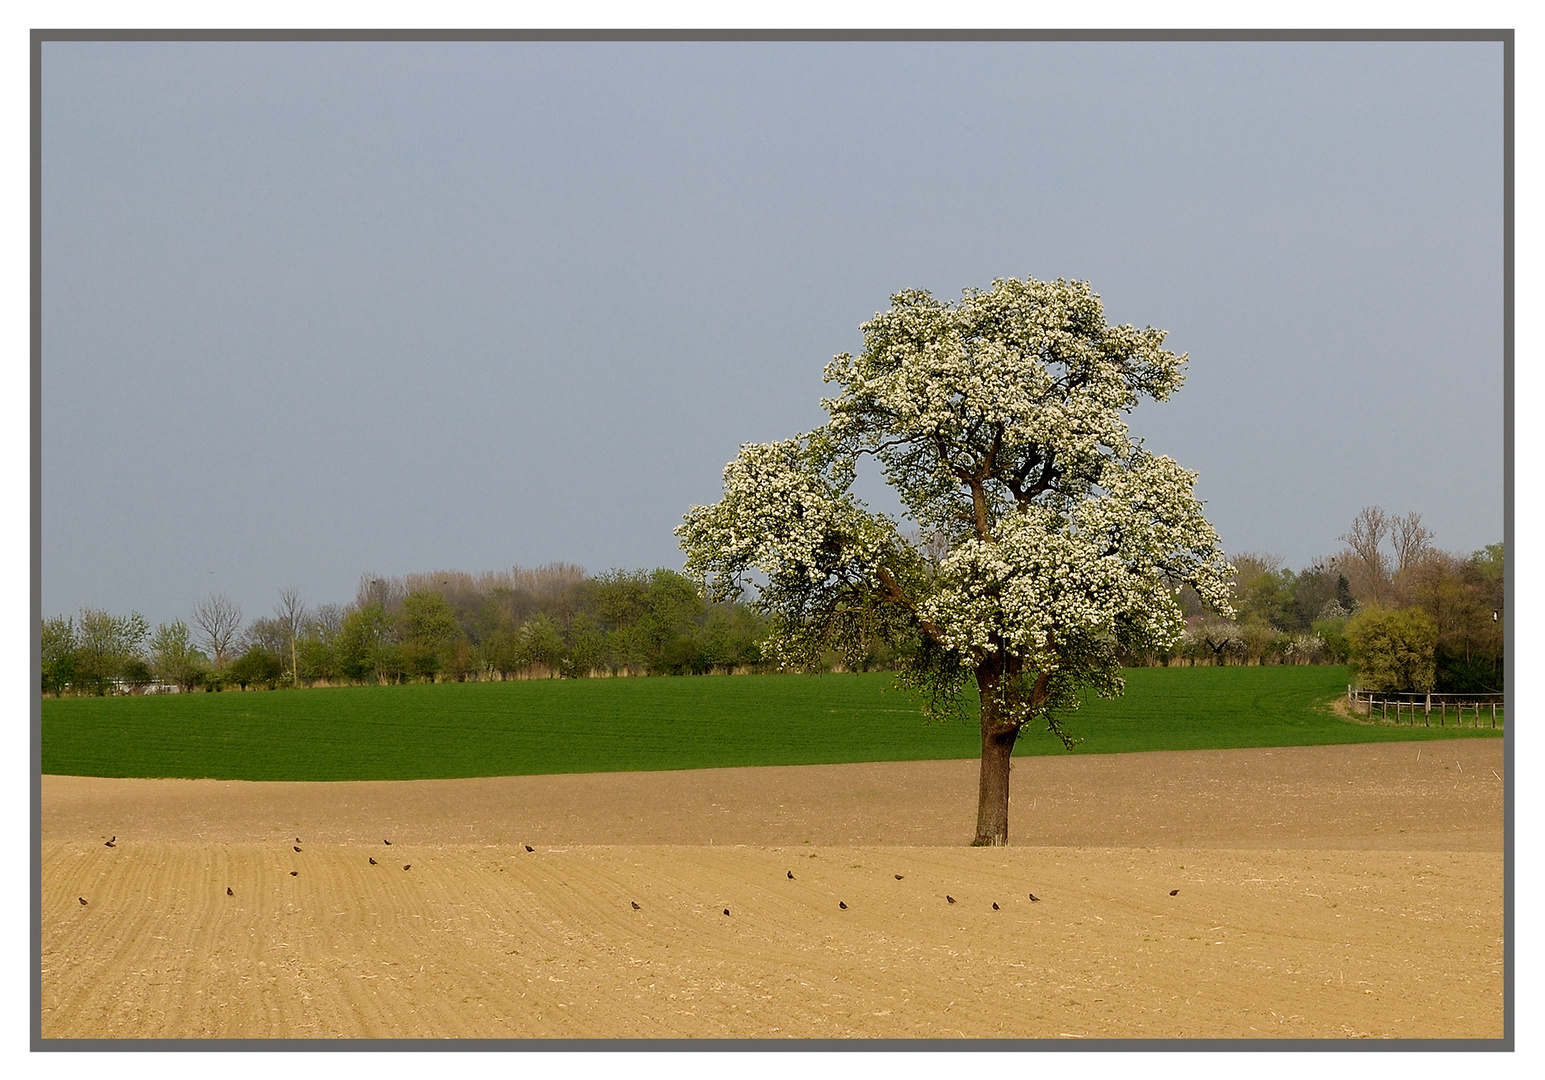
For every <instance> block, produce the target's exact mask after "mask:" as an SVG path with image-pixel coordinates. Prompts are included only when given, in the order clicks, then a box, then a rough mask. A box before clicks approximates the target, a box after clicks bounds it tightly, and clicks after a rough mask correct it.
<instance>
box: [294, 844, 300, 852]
mask: <svg viewBox="0 0 1545 1080" xmlns="http://www.w3.org/2000/svg"><path fill="white" fill-rule="evenodd" d="M292 846H293V845H292ZM295 850H296V851H299V850H300V848H298V847H297V848H295Z"/></svg>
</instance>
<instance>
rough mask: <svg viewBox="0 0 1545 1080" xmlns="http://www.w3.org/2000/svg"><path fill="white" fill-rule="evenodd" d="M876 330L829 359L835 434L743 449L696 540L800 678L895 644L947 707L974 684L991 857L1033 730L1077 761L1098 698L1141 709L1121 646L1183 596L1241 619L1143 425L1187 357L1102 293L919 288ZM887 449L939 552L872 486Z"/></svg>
mask: <svg viewBox="0 0 1545 1080" xmlns="http://www.w3.org/2000/svg"><path fill="white" fill-rule="evenodd" d="M862 330H863V333H864V349H863V351H862V352H861V353H860V354H859V355H858V356H856V357H854V356H850V355H848V354H843V355H841V356H838V357H836V358H835V359H834V360H833V361H832V362H831V363H830V364H829V365H828V366H827V368H826V373H825V377H826V381H827V382H828V383H833V384H835V385H836V386H837V387H838V388H839V390H840V393H838V394H837V396H836V397H834V398H830V399H823V401H822V405H823V407H824V408H825V409H826V411H827V413H828V415H829V416H830V420H829V422H828V423H826V424H825V425H823V426H822V427H819V428H817V429H816V430H815V431H812V432H809V433H808V434H805V435H801V436H799V437H797V438H793V439H789V440H787V441H784V442H776V443H770V444H764V445H757V444H746V445H744V446H742V447H741V449H740V455H739V456H738V457H737V458H736V459H735V460H734V461H732V462H731V463H730V464H729V465H728V466H726V467H725V470H724V497H723V499H721V500H720V501H719V502H718V503H717V504H715V505H713V506H694V507H692V509H691V510H690V511H689V512H688V513H687V515H686V519H685V521H684V522H683V523H682V525H680V526H679V527H678V528H677V530H676V533H677V535H678V536H679V537H680V538H681V545H682V548H683V549H684V550H685V552H686V555H687V569H688V571H689V572H690V573H692V574H694V575H695V576H697V577H698V578H699V579H700V580H701V581H702V582H703V584H704V587H705V588H706V589H707V590H708V592H709V593H710V595H711V596H713V597H714V598H716V599H724V598H729V597H732V596H736V595H738V594H739V592H740V590H741V587H742V583H743V582H747V581H750V580H753V579H752V578H751V577H750V575H751V574H752V573H756V574H757V575H758V577H757V578H756V579H754V580H757V581H758V582H759V586H758V597H757V600H756V604H757V606H758V607H760V608H761V609H762V610H763V611H765V612H767V613H768V614H769V615H771V616H772V620H773V629H772V632H771V637H770V640H769V646H770V648H771V649H772V652H773V655H774V656H775V657H777V658H778V659H779V660H781V661H782V662H783V663H784V664H786V665H799V664H808V663H811V662H813V661H814V660H815V659H816V658H817V657H818V655H819V654H820V653H821V651H822V650H828V649H832V650H838V651H840V652H841V653H842V654H844V655H845V656H847V657H849V658H850V659H852V660H857V658H858V657H860V656H862V655H863V653H864V652H865V650H866V649H867V648H868V647H869V645H870V643H871V642H872V641H874V640H877V639H878V640H883V641H885V642H887V643H889V644H890V645H891V646H892V647H893V648H895V649H896V650H897V653H898V656H899V659H900V667H901V673H902V677H903V678H904V679H906V680H907V681H908V682H910V683H911V684H913V685H915V686H917V687H919V688H921V689H923V690H925V691H926V692H927V695H928V697H927V700H928V703H929V704H928V707H929V710H930V712H931V713H932V714H934V715H936V716H944V715H953V714H956V713H958V711H959V710H960V709H961V707H962V705H963V702H964V700H965V697H964V691H965V690H966V688H967V686H968V685H969V684H970V683H971V682H972V681H974V682H975V684H976V689H977V691H978V698H979V701H980V720H981V732H982V764H981V787H980V802H979V806H978V812H977V826H976V840H975V843H978V844H1003V843H1005V842H1006V841H1007V839H1008V798H1009V760H1010V755H1011V753H1012V752H1013V748H1014V742H1015V740H1016V739H1017V738H1018V737H1019V734H1020V731H1021V730H1022V729H1023V728H1024V727H1025V725H1026V724H1038V725H1044V726H1045V727H1046V729H1048V730H1049V731H1050V732H1051V733H1052V734H1054V735H1056V736H1058V737H1060V738H1061V739H1062V740H1063V742H1064V743H1065V744H1066V745H1067V746H1069V747H1070V748H1071V746H1072V745H1073V743H1074V741H1075V740H1073V739H1071V738H1070V737H1069V736H1068V734H1067V733H1066V731H1065V730H1064V727H1063V722H1062V721H1063V718H1064V717H1065V716H1066V715H1067V713H1069V712H1070V711H1072V710H1073V709H1076V708H1077V707H1078V704H1079V697H1080V693H1079V692H1080V690H1081V689H1082V688H1084V687H1090V688H1093V689H1094V690H1095V691H1096V692H1097V693H1098V694H1100V695H1101V696H1104V697H1115V696H1118V695H1120V694H1121V692H1122V689H1123V683H1122V679H1121V675H1120V663H1119V656H1120V654H1121V652H1122V651H1123V650H1140V649H1152V648H1163V647H1167V646H1168V645H1170V644H1171V643H1173V642H1174V641H1175V640H1176V639H1177V638H1178V637H1179V636H1180V634H1181V632H1182V630H1183V628H1184V620H1183V619H1182V616H1181V612H1180V607H1179V604H1178V602H1177V597H1176V593H1177V591H1178V590H1179V589H1180V588H1181V587H1183V586H1185V585H1191V586H1193V587H1194V588H1195V589H1196V591H1197V592H1198V593H1199V594H1200V595H1201V597H1202V598H1203V600H1204V601H1206V602H1207V603H1208V604H1209V605H1211V606H1212V607H1214V608H1215V609H1217V610H1219V611H1221V612H1224V613H1229V614H1231V613H1232V612H1231V610H1230V608H1229V604H1228V597H1227V589H1228V580H1229V576H1230V575H1231V574H1232V572H1233V571H1232V568H1231V567H1230V566H1229V565H1228V564H1227V563H1226V562H1225V561H1224V558H1223V553H1222V551H1221V550H1220V548H1219V546H1218V538H1217V535H1216V533H1215V532H1214V531H1213V528H1212V526H1211V525H1209V524H1208V522H1207V520H1206V519H1205V518H1204V517H1203V516H1202V509H1201V503H1200V502H1199V501H1198V500H1197V498H1196V495H1195V492H1194V487H1195V482H1196V474H1195V473H1193V472H1188V471H1187V470H1185V469H1182V468H1181V467H1180V466H1179V465H1177V464H1176V463H1175V462H1174V461H1173V460H1171V459H1170V458H1167V457H1160V456H1157V455H1155V454H1152V453H1150V452H1148V451H1147V450H1146V449H1145V448H1144V447H1143V446H1142V444H1141V442H1140V441H1137V440H1134V439H1133V438H1132V437H1131V436H1130V435H1129V434H1128V431H1127V425H1126V423H1125V420H1124V414H1125V413H1127V412H1129V411H1130V410H1131V409H1132V408H1134V407H1135V406H1136V405H1137V403H1138V400H1139V396H1140V395H1146V396H1148V397H1150V398H1153V399H1154V400H1158V401H1162V400H1164V399H1166V398H1168V397H1169V395H1170V394H1171V393H1172V392H1173V391H1175V390H1176V389H1177V388H1179V386H1180V385H1181V383H1182V381H1183V373H1182V368H1183V367H1184V365H1185V360H1186V358H1185V356H1184V355H1181V356H1176V355H1175V354H1174V353H1172V352H1168V351H1166V350H1164V349H1163V348H1162V347H1161V346H1162V344H1163V341H1164V331H1162V330H1154V329H1152V328H1151V327H1150V328H1145V329H1142V330H1138V329H1134V328H1133V327H1132V326H1108V325H1106V322H1105V314H1104V309H1103V307H1102V305H1101V303H1100V298H1099V296H1098V295H1097V294H1096V293H1094V292H1092V291H1091V290H1090V288H1089V286H1088V285H1087V284H1086V283H1079V282H1065V281H1061V280H1059V281H1055V282H1039V281H1035V280H1033V279H1026V280H1024V281H1018V280H1014V279H1008V280H1002V281H997V282H994V283H993V286H992V288H990V289H986V290H974V289H968V290H966V291H965V294H964V296H963V297H962V299H961V300H959V301H958V302H956V303H953V304H950V303H944V302H941V301H938V300H935V299H934V298H933V297H932V296H931V295H929V294H928V293H927V292H922V291H916V290H914V291H907V292H901V293H897V294H896V295H895V296H893V297H892V298H891V308H890V310H889V311H886V312H883V313H881V314H877V315H876V316H875V318H874V319H873V320H871V321H870V322H868V323H865V324H864V325H863V327H862ZM866 454H867V455H870V456H872V457H873V458H874V459H875V460H877V461H878V462H879V464H880V467H881V469H882V472H883V475H884V477H885V479H886V481H887V482H888V483H889V484H890V485H891V487H892V488H893V489H894V490H895V491H896V492H897V494H898V495H899V497H900V500H901V502H902V504H903V506H905V508H906V510H907V513H908V515H909V516H910V518H911V519H912V521H913V522H914V523H915V524H916V526H918V528H919V530H920V531H919V532H918V533H916V534H914V535H917V536H920V537H922V538H924V542H922V543H917V542H910V541H909V540H908V538H907V535H906V534H905V533H903V531H902V523H900V522H897V521H895V520H893V519H891V518H890V517H887V516H885V515H882V514H878V513H874V512H872V511H870V510H869V509H867V508H866V507H865V505H864V504H863V503H862V502H861V501H859V499H858V498H857V497H856V496H855V495H854V494H853V493H852V490H851V489H852V485H853V481H854V478H855V475H856V469H857V464H858V461H859V459H860V458H862V457H863V456H864V455H866Z"/></svg>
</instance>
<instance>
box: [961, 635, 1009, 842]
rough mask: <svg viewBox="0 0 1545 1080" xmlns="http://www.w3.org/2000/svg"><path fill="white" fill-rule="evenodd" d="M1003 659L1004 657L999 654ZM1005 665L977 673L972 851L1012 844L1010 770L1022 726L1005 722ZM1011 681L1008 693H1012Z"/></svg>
mask: <svg viewBox="0 0 1545 1080" xmlns="http://www.w3.org/2000/svg"><path fill="white" fill-rule="evenodd" d="M999 655H1000V656H1001V655H1002V654H1001V653H1000V654H999ZM1002 666H1003V665H1002V662H1001V661H999V660H998V659H997V658H996V657H995V658H994V659H993V660H991V661H988V662H987V663H984V664H982V666H981V667H979V668H977V671H976V684H977V689H978V690H979V691H980V692H981V701H982V769H981V775H980V780H979V788H978V792H977V804H976V839H975V840H973V841H971V844H972V846H973V847H1002V846H1003V845H1004V844H1007V843H1008V842H1009V767H1010V763H1011V759H1012V756H1013V753H1014V740H1015V739H1017V738H1019V725H1018V724H1016V723H1005V722H1003V719H1002V716H1003V712H1002V707H1003V700H1002V694H1003V692H1004V686H1003V683H1004V675H1003V671H1002ZM1014 681H1017V680H1010V687H1009V690H1010V692H1012V683H1013V682H1014Z"/></svg>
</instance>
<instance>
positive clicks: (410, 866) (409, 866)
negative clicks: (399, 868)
mask: <svg viewBox="0 0 1545 1080" xmlns="http://www.w3.org/2000/svg"><path fill="white" fill-rule="evenodd" d="M403 869H404V870H412V869H413V864H412V863H409V864H408V865H407V866H404V867H403Z"/></svg>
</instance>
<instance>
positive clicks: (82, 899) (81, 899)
mask: <svg viewBox="0 0 1545 1080" xmlns="http://www.w3.org/2000/svg"><path fill="white" fill-rule="evenodd" d="M80 902H81V903H82V904H83V905H84V904H85V903H86V898H85V897H84V896H83V897H81V898H80Z"/></svg>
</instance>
